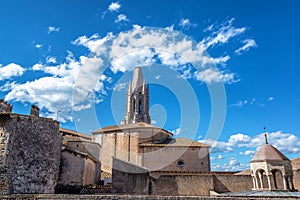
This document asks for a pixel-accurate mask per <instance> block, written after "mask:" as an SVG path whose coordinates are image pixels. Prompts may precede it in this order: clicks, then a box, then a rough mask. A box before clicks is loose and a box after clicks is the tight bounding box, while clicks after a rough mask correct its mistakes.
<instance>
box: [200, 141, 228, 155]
mask: <svg viewBox="0 0 300 200" xmlns="http://www.w3.org/2000/svg"><path fill="white" fill-rule="evenodd" d="M199 142H201V143H205V144H208V145H210V146H211V149H210V152H211V153H228V152H232V151H233V148H232V146H231V145H230V144H228V143H226V142H219V141H215V140H210V139H208V140H199Z"/></svg>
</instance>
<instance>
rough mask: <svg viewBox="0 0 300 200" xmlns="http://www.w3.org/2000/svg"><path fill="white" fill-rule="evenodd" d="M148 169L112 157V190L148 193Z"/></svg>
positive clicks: (124, 192)
mask: <svg viewBox="0 0 300 200" xmlns="http://www.w3.org/2000/svg"><path fill="white" fill-rule="evenodd" d="M149 180H150V177H149V171H148V170H147V169H144V168H141V167H139V166H136V165H134V164H132V163H128V162H125V161H122V160H119V159H117V158H114V159H113V169H112V192H113V193H121V194H148V193H149Z"/></svg>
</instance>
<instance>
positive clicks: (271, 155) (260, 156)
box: [250, 144, 289, 162]
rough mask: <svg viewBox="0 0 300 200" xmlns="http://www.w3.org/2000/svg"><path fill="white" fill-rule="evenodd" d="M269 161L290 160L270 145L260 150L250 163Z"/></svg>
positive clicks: (265, 145)
mask: <svg viewBox="0 0 300 200" xmlns="http://www.w3.org/2000/svg"><path fill="white" fill-rule="evenodd" d="M267 160H289V159H288V158H287V157H286V156H285V155H283V154H282V153H281V152H280V151H279V150H278V149H276V148H275V147H273V146H272V145H270V144H264V145H263V146H262V147H260V148H259V149H258V151H257V152H256V154H255V155H254V156H253V158H252V160H251V161H250V162H259V161H267Z"/></svg>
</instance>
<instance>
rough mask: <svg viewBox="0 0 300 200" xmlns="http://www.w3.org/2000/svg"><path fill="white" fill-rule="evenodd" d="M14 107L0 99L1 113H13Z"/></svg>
mask: <svg viewBox="0 0 300 200" xmlns="http://www.w3.org/2000/svg"><path fill="white" fill-rule="evenodd" d="M12 108H13V106H12V105H10V104H9V103H8V102H6V101H4V99H0V113H11V112H12Z"/></svg>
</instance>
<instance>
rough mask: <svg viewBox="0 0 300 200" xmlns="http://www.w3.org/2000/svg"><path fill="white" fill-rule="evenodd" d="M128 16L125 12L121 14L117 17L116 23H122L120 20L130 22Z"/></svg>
mask: <svg viewBox="0 0 300 200" xmlns="http://www.w3.org/2000/svg"><path fill="white" fill-rule="evenodd" d="M128 21H129V20H128V18H127V16H126V15H124V14H119V15H118V17H117V19H116V20H115V23H120V22H128Z"/></svg>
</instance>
